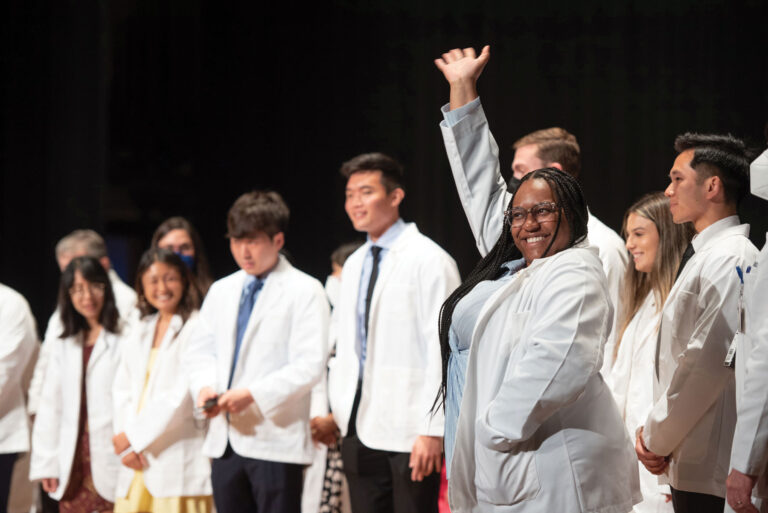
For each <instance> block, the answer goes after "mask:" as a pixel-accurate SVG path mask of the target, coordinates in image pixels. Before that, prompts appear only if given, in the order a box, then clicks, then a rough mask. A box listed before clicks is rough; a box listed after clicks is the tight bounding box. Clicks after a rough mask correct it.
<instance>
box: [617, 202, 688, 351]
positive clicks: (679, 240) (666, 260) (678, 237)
mask: <svg viewBox="0 0 768 513" xmlns="http://www.w3.org/2000/svg"><path fill="white" fill-rule="evenodd" d="M629 214H636V215H639V216H642V217H644V218H645V219H648V220H649V221H651V222H652V223H653V224H654V225H656V230H657V231H658V232H659V247H658V249H657V250H656V259H655V260H654V262H653V267H652V268H651V272H648V273H643V272H640V271H637V270H635V266H634V265H633V264H632V262H631V259H630V264H629V265H628V266H627V271H626V272H625V274H624V281H623V283H622V287H621V295H620V300H621V305H620V309H619V324H618V325H619V326H621V330H620V331H619V336H618V337H617V339H616V347H615V350H614V355H613V356H614V358H615V357H616V355H617V354H618V351H619V345H620V344H621V339H622V337H623V336H624V331H625V330H626V329H627V326H628V325H629V322H630V321H631V320H632V318H633V317H634V316H635V314H636V313H637V311H638V310H639V309H640V307H641V306H642V305H643V301H644V300H645V298H646V297H647V296H648V293H649V292H651V291H653V294H654V296H655V299H656V305H657V306H656V307H657V309H658V310H661V307H662V306H663V305H664V301H666V299H667V296H668V295H669V291H670V290H672V285H674V283H675V276H676V275H677V268H678V267H679V266H680V259H681V258H682V256H683V253H684V252H685V248H686V247H687V246H688V243H690V241H691V238H692V237H693V234H694V229H693V225H691V223H683V224H675V222H674V221H672V213H671V212H670V211H669V199H668V198H667V197H666V196H664V193H663V192H652V193H650V194H646V195H645V196H643V197H642V198H640V199H639V200H637V201H636V202H635V203H634V204H633V205H632V206H631V207H629V209H627V212H626V213H625V214H624V221H623V223H622V226H621V232H622V235H623V236H624V238H625V239H626V238H627V236H628V233H627V220H628V219H629Z"/></svg>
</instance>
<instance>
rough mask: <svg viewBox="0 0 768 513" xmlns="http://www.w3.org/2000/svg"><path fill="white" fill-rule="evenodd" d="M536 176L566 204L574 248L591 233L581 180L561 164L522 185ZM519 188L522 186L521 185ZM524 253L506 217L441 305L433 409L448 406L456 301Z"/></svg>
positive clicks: (493, 276) (533, 174) (548, 168)
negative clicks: (438, 365)
mask: <svg viewBox="0 0 768 513" xmlns="http://www.w3.org/2000/svg"><path fill="white" fill-rule="evenodd" d="M533 179H541V180H546V181H547V183H548V184H549V187H550V189H551V190H552V195H553V196H554V199H555V202H556V203H557V204H558V205H559V206H560V207H561V208H562V211H563V214H564V217H565V219H566V221H567V222H568V226H569V227H570V228H571V236H570V240H569V241H568V247H569V248H570V247H572V246H574V245H575V244H578V243H579V242H581V241H582V240H584V239H585V238H586V236H587V218H588V214H587V203H586V201H585V199H584V193H583V192H582V190H581V186H580V185H579V182H577V181H576V179H575V178H574V177H573V176H571V175H569V174H568V173H565V172H563V171H561V170H559V169H557V168H553V167H546V168H543V169H537V170H536V171H532V172H531V173H528V174H527V175H525V176H524V177H523V179H522V180H521V181H520V185H521V186H522V184H523V183H524V182H526V181H528V180H533ZM518 190H520V188H519V187H518ZM514 199H515V197H514V196H513V197H512V198H511V199H510V200H509V204H508V205H507V208H510V207H511V206H512V203H513V202H514ZM562 218H563V216H558V218H557V226H556V227H555V233H554V234H553V235H552V239H551V240H550V242H549V246H547V249H546V251H545V252H544V255H543V256H546V255H547V254H548V253H549V251H550V249H551V248H552V244H553V243H554V241H555V238H557V233H558V231H559V230H560V223H561V221H562ZM521 256H522V255H521V253H520V250H518V249H517V247H516V246H515V244H514V241H513V240H512V233H511V232H510V230H509V228H508V227H507V223H506V221H504V226H503V228H502V230H501V235H500V236H499V239H498V240H497V241H496V244H494V246H493V248H492V249H491V251H489V252H488V254H487V255H485V256H484V257H483V258H482V259H481V260H480V262H478V263H477V265H476V266H475V268H474V269H473V270H472V272H471V273H469V276H467V278H466V279H465V280H464V282H462V284H461V285H459V287H458V288H457V289H456V290H454V291H453V292H452V293H451V295H450V296H448V299H446V300H445V302H444V303H443V306H442V307H441V308H440V317H439V320H438V323H439V330H440V352H441V354H442V364H443V376H442V382H441V384H440V390H439V391H438V393H437V397H436V398H435V402H434V404H433V405H432V411H433V412H434V411H435V410H437V408H439V407H440V406H443V407H445V394H446V388H447V384H448V359H449V357H450V355H451V346H450V344H449V342H448V336H449V332H450V329H451V323H452V322H453V311H454V310H455V309H456V305H457V304H458V303H459V301H461V299H462V298H463V297H464V296H466V295H467V294H469V293H470V292H471V291H472V289H473V288H475V285H477V284H478V283H480V282H481V281H485V280H495V279H497V278H499V277H500V276H501V275H502V274H503V272H502V271H503V270H502V267H501V266H502V265H503V264H505V263H506V262H509V261H510V260H515V259H518V258H521Z"/></svg>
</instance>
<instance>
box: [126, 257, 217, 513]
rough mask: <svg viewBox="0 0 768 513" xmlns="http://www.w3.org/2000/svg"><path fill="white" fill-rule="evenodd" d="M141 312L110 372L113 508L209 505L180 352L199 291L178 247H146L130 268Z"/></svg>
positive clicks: (197, 510) (179, 509)
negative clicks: (116, 467)
mask: <svg viewBox="0 0 768 513" xmlns="http://www.w3.org/2000/svg"><path fill="white" fill-rule="evenodd" d="M136 293H137V295H138V297H139V310H140V312H141V319H140V321H139V323H138V324H137V325H136V326H134V327H133V330H132V332H131V334H130V336H129V338H128V340H127V342H126V344H125V345H124V346H125V348H124V350H123V354H122V356H121V359H120V365H119V367H118V370H117V376H116V377H115V382H114V388H113V393H114V396H115V432H116V433H118V434H117V435H115V437H114V438H113V440H112V442H113V445H114V449H115V453H116V454H120V455H121V456H122V463H123V466H122V467H121V469H120V473H119V476H118V481H117V493H116V495H117V501H116V504H115V513H138V512H175V513H208V512H210V511H211V510H212V504H213V500H212V497H211V482H210V474H211V467H210V464H209V462H208V458H206V457H205V456H204V455H203V452H202V447H203V436H204V432H203V430H202V429H200V428H201V427H202V426H197V425H196V421H195V419H194V417H193V411H194V405H193V401H192V397H191V396H190V395H189V385H188V383H187V380H186V379H185V377H184V373H183V372H182V370H181V356H182V354H183V352H184V351H185V350H186V344H187V341H188V340H189V337H190V335H191V334H192V332H194V330H195V328H196V327H197V322H198V316H197V311H198V308H199V307H200V292H199V290H198V289H197V285H196V283H195V282H194V281H193V280H192V276H191V272H190V271H189V269H188V268H187V267H186V265H185V264H184V262H183V261H182V260H181V259H180V258H179V256H178V255H176V254H175V253H173V252H172V251H169V250H167V249H158V248H152V249H149V250H148V251H147V252H145V253H144V255H143V256H142V257H141V260H140V261H139V268H138V270H137V272H136Z"/></svg>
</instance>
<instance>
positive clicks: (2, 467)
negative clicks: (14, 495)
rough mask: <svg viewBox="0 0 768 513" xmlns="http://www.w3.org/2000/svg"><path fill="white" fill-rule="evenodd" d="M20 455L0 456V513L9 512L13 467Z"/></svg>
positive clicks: (13, 453)
mask: <svg viewBox="0 0 768 513" xmlns="http://www.w3.org/2000/svg"><path fill="white" fill-rule="evenodd" d="M17 456H18V453H15V452H12V453H5V454H0V513H6V511H8V497H9V495H10V493H11V478H12V477H13V465H14V463H16V457H17Z"/></svg>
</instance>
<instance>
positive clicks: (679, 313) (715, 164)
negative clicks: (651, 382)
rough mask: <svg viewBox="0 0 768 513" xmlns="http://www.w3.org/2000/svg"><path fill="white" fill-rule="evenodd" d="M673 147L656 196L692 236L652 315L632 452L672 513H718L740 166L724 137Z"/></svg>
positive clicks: (743, 163)
mask: <svg viewBox="0 0 768 513" xmlns="http://www.w3.org/2000/svg"><path fill="white" fill-rule="evenodd" d="M675 149H676V150H677V151H678V152H679V154H678V156H677V158H676V159H675V162H674V165H673V166H672V170H671V171H670V173H669V178H670V181H671V183H670V184H669V187H667V190H666V192H665V194H666V195H667V197H669V202H670V210H671V212H672V218H673V220H674V221H675V223H686V222H690V223H692V224H693V226H694V228H695V230H696V235H695V236H694V238H693V240H692V241H691V245H690V246H689V248H688V250H686V253H685V254H684V255H683V260H682V262H681V263H680V268H679V270H678V276H677V280H676V281H675V284H674V286H673V287H672V290H671V291H670V293H669V296H668V297H667V300H666V302H665V304H664V307H663V310H662V314H661V326H660V328H659V339H658V344H657V349H656V378H657V379H656V383H655V385H656V386H655V387H654V400H655V404H654V406H653V409H652V410H651V412H650V414H649V416H648V419H647V420H646V422H645V426H643V427H641V428H640V429H638V432H637V435H636V438H637V439H636V444H635V450H636V452H637V455H638V458H639V459H640V461H641V462H642V463H643V464H644V465H645V466H646V468H648V470H649V471H650V472H652V473H654V474H662V473H666V477H665V478H664V480H665V481H668V482H669V485H670V487H671V489H672V502H673V505H674V508H675V511H676V512H677V513H681V512H691V513H707V512H718V513H719V512H721V511H723V507H724V502H725V501H724V497H725V492H726V488H725V480H726V476H727V473H728V461H729V458H730V451H731V442H732V438H733V431H734V426H735V424H736V407H735V402H736V401H735V399H736V398H735V382H734V372H733V369H732V368H731V367H729V366H727V365H728V364H729V363H731V362H730V361H729V360H727V359H726V355H727V354H728V349H729V346H730V344H731V341H732V340H733V338H734V334H735V332H736V330H737V328H738V327H739V315H740V314H739V307H738V302H739V288H740V280H739V276H738V274H737V267H738V268H741V269H746V267H747V265H749V264H751V263H752V262H754V261H755V258H756V257H757V249H756V248H755V247H754V246H753V245H752V243H751V242H750V241H749V239H748V238H747V237H748V235H749V225H747V224H740V221H739V217H738V215H737V209H738V204H739V202H740V201H741V198H742V197H743V195H744V193H745V192H746V190H747V187H748V183H749V177H748V170H749V161H748V159H747V154H746V150H745V146H744V143H743V142H742V141H740V140H738V139H736V138H734V137H732V136H729V135H709V134H706V135H702V134H693V133H687V134H683V135H681V136H678V138H677V139H676V140H675ZM724 363H725V364H726V365H724Z"/></svg>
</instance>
